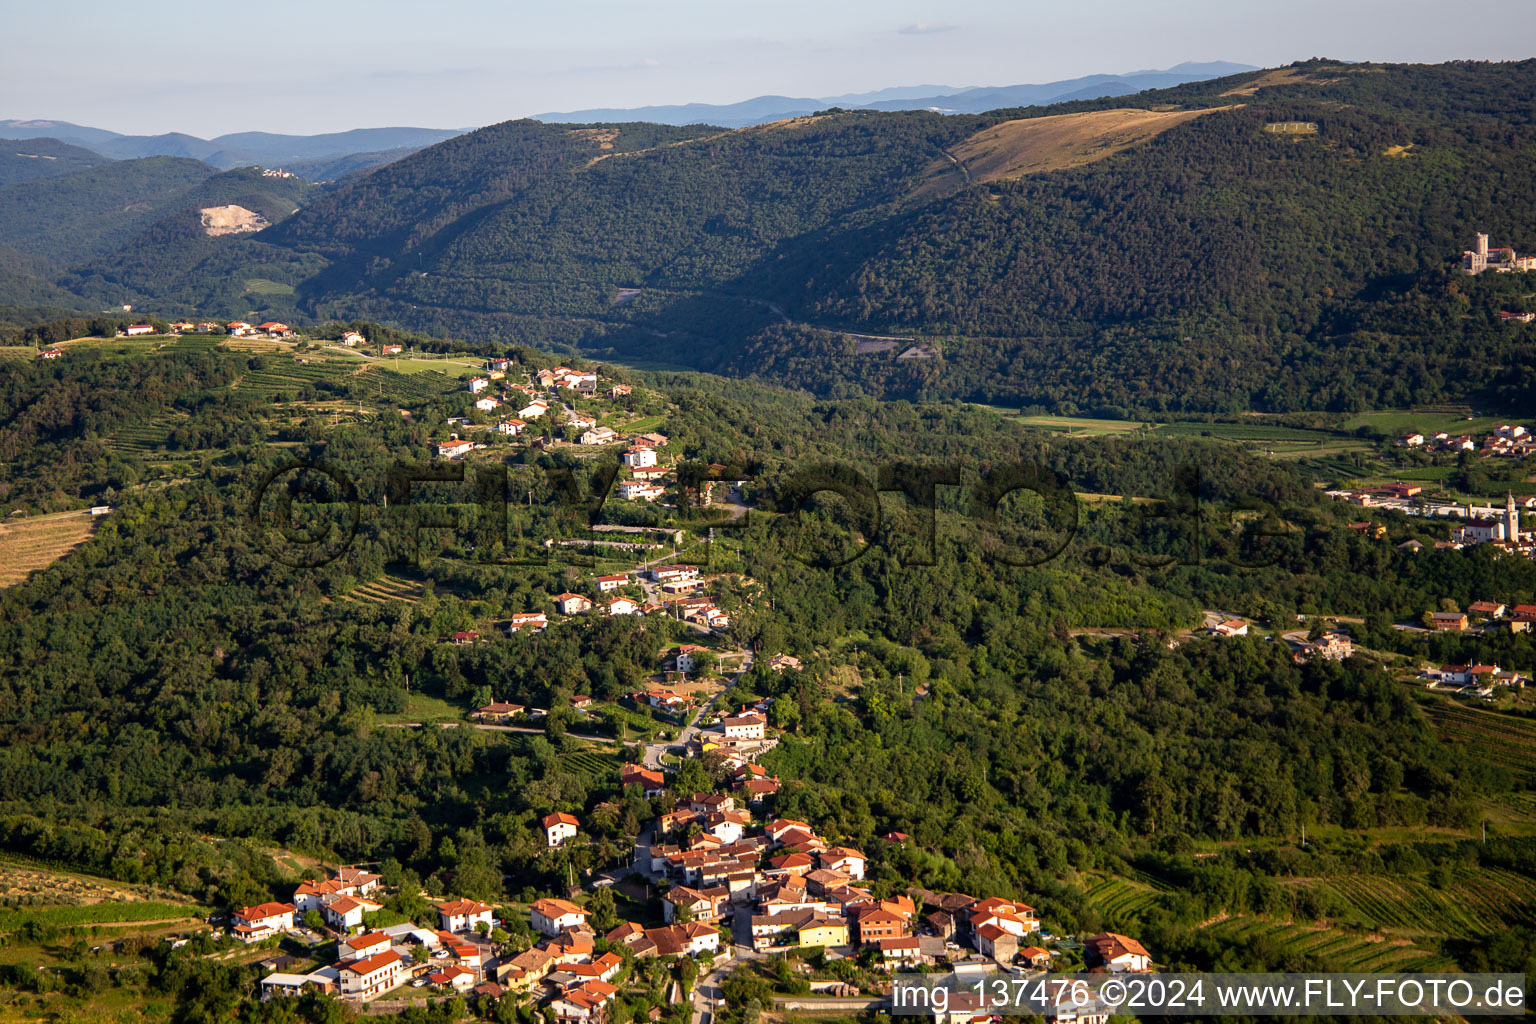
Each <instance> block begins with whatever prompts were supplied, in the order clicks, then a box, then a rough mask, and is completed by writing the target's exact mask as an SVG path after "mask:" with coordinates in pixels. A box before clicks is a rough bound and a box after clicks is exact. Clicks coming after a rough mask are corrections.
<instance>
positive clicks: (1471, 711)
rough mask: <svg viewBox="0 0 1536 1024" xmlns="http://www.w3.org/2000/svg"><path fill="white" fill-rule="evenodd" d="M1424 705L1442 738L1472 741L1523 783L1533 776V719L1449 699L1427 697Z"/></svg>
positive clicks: (1535, 762)
mask: <svg viewBox="0 0 1536 1024" xmlns="http://www.w3.org/2000/svg"><path fill="white" fill-rule="evenodd" d="M1423 708H1424V712H1425V713H1426V714H1427V715H1429V718H1430V721H1432V722H1433V723H1434V725H1435V729H1436V731H1438V732H1439V733H1440V737H1441V738H1442V739H1445V740H1450V741H1453V742H1459V743H1467V744H1472V745H1475V746H1476V747H1477V748H1478V750H1479V752H1480V754H1481V755H1482V757H1483V758H1484V759H1485V760H1488V761H1492V762H1493V763H1494V764H1496V765H1498V766H1499V767H1501V768H1503V769H1504V770H1505V771H1507V772H1509V774H1510V777H1511V778H1512V779H1515V780H1517V781H1519V782H1520V783H1522V784H1526V785H1528V784H1530V783H1531V782H1532V781H1533V780H1536V723H1532V722H1528V721H1526V720H1525V719H1521V718H1512V717H1510V716H1509V715H1501V714H1499V713H1498V712H1496V711H1481V710H1478V709H1477V708H1470V707H1467V706H1466V705H1464V704H1458V703H1456V702H1454V701H1451V700H1431V701H1426V702H1425V703H1424V705H1423Z"/></svg>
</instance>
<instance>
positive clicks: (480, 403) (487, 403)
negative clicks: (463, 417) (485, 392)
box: [475, 398, 501, 412]
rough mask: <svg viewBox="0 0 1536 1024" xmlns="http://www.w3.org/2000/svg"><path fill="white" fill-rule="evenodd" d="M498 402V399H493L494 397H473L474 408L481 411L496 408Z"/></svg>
mask: <svg viewBox="0 0 1536 1024" xmlns="http://www.w3.org/2000/svg"><path fill="white" fill-rule="evenodd" d="M500 404H501V403H500V402H499V401H497V400H496V399H494V398H477V399H475V408H476V409H479V410H480V411H481V412H490V411H491V410H492V409H494V408H496V407H497V406H499V405H500Z"/></svg>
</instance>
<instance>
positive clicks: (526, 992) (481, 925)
mask: <svg viewBox="0 0 1536 1024" xmlns="http://www.w3.org/2000/svg"><path fill="white" fill-rule="evenodd" d="M696 651H697V649H695V650H694V651H686V650H683V649H682V648H678V649H676V650H675V651H674V652H672V653H671V656H672V657H673V659H674V660H675V659H676V658H678V657H686V655H688V654H690V653H696ZM779 667H780V669H783V668H792V667H794V668H797V667H799V666H798V662H795V660H794V659H792V658H789V657H788V656H784V657H783V658H782V659H781V664H780V666H779ZM579 699H582V700H585V699H586V698H579ZM481 710H482V712H486V713H495V714H509V715H510V714H518V713H521V712H522V711H523V709H522V708H520V707H518V706H516V705H491V706H489V707H487V708H483V709H481ZM762 710H764V709H762V708H759V707H751V708H743V709H741V711H740V712H739V713H731V714H726V715H725V716H724V717H723V718H722V719H721V721H720V722H719V723H718V730H719V734H720V735H721V736H722V738H726V739H737V740H742V741H754V740H761V739H763V737H764V729H765V725H766V721H765V718H764V716H763V715H762ZM726 765H727V766H728V767H729V769H730V783H729V786H728V788H726V789H723V790H721V791H716V792H702V793H694V794H692V795H690V796H687V797H685V798H682V799H680V800H677V801H676V802H675V803H673V804H672V806H671V809H670V810H667V811H665V812H663V813H661V814H660V815H658V816H657V818H656V819H655V821H654V822H653V823H652V824H651V825H650V826H648V827H646V828H644V829H642V830H641V831H640V833H639V836H638V837H637V838H636V841H635V846H634V850H633V855H632V866H633V869H634V870H635V871H636V872H637V873H638V874H640V875H642V876H644V877H645V878H647V879H649V880H650V881H652V882H655V883H658V884H660V885H661V886H663V887H664V889H663V895H662V898H661V911H662V920H663V922H664V924H662V925H661V926H659V927H645V926H644V925H642V924H641V923H638V922H635V921H624V922H622V923H620V924H619V925H618V926H617V927H616V928H613V929H611V930H609V931H608V932H607V933H606V934H604V935H602V936H601V937H599V935H598V934H597V932H595V931H594V929H593V927H592V924H591V921H590V915H589V913H588V911H587V910H586V909H585V908H584V907H583V906H581V905H580V904H579V903H577V902H574V900H572V899H559V898H545V899H539V900H537V901H536V902H534V903H533V904H532V905H531V906H530V907H529V911H528V913H529V925H530V926H531V928H532V931H533V932H534V933H535V934H536V935H537V936H538V939H537V942H536V944H535V945H534V946H533V947H532V948H530V949H527V950H523V951H521V952H517V953H515V954H512V953H505V954H503V955H501V956H497V955H495V954H494V950H493V949H492V948H491V947H490V946H488V945H487V944H486V941H485V936H486V935H487V934H488V933H489V931H490V930H491V928H492V927H494V926H495V925H496V924H498V923H499V922H497V921H496V920H495V911H494V909H493V908H492V907H491V906H489V905H487V904H485V903H481V902H478V901H476V900H472V899H454V900H449V901H444V902H442V903H440V904H439V905H438V907H437V918H438V920H437V925H438V926H437V927H436V928H430V927H422V926H419V925H416V924H411V923H407V924H402V925H398V926H393V927H389V928H374V929H367V928H365V926H364V923H363V921H362V914H363V913H364V912H366V910H367V908H369V907H377V906H378V905H379V904H378V903H377V902H375V898H376V897H378V895H379V887H380V878H379V876H378V875H375V874H373V873H371V872H368V871H365V870H362V869H358V868H344V869H342V870H341V871H338V872H337V873H336V875H335V876H334V877H332V878H328V879H325V880H322V881H306V882H304V883H302V884H301V885H300V886H298V887H297V888H296V889H295V890H294V893H293V898H292V900H291V901H290V902H288V903H271V904H262V905H260V906H255V907H245V908H241V909H240V910H238V911H236V912H234V914H233V925H232V929H231V931H232V933H233V934H235V935H236V936H238V937H240V938H242V939H245V940H246V941H251V942H255V941H260V940H261V939H264V938H271V937H274V936H277V935H280V934H282V933H284V932H286V931H289V930H293V929H295V928H297V927H300V925H301V923H302V919H303V918H304V916H305V915H306V914H307V913H308V911H310V910H315V911H318V912H319V913H321V914H322V915H323V917H324V919H325V921H326V925H327V927H328V928H330V929H331V930H332V931H333V932H335V934H336V935H337V936H338V941H337V945H336V954H335V958H334V960H333V961H332V962H330V963H328V964H325V965H323V966H321V967H318V968H315V969H312V970H308V971H306V972H303V973H296V972H292V971H285V970H278V971H274V973H272V974H270V975H268V976H267V977H266V978H264V979H263V980H262V983H261V988H262V994H263V997H264V998H273V997H277V996H286V995H296V994H299V993H303V992H307V991H316V992H321V993H325V994H330V995H335V996H338V997H341V998H344V999H349V1000H356V1001H365V1000H370V999H373V998H375V997H378V996H382V995H385V994H387V993H390V992H392V991H394V990H396V989H399V988H401V987H402V986H405V985H407V984H409V985H410V986H413V987H416V988H426V987H428V986H430V987H431V988H432V989H433V990H434V991H439V992H443V993H459V994H463V995H470V994H476V995H481V996H491V997H504V996H514V997H517V998H519V999H526V1000H530V1001H532V1002H535V1003H538V1004H540V1005H541V1006H542V1008H543V1010H544V1014H545V1017H546V1019H548V1020H550V1021H552V1022H554V1024H577V1022H580V1024H601V1022H602V1021H603V1020H604V1019H605V1018H606V1015H607V1011H608V1008H609V1007H610V1005H611V1004H612V1002H613V1001H614V999H615V998H616V997H617V996H618V995H619V993H620V991H621V989H620V986H621V985H622V984H623V983H624V977H623V975H624V971H625V961H626V959H629V957H627V956H625V955H623V951H624V950H627V951H628V952H629V954H630V955H631V956H632V957H633V958H635V959H646V958H652V957H697V958H701V959H706V960H710V961H712V962H713V963H715V964H719V963H722V962H724V961H725V960H727V959H728V958H729V957H730V956H731V955H732V954H733V943H732V941H731V935H732V933H733V931H734V933H735V934H736V935H738V936H740V941H741V942H742V943H745V944H749V945H750V947H751V948H752V949H753V950H754V951H756V952H758V953H773V952H780V951H786V950H793V949H823V950H828V951H830V953H831V955H836V956H849V955H853V954H855V953H858V952H862V951H864V950H869V951H871V955H872V956H873V957H874V962H875V963H876V964H878V965H879V966H880V967H882V968H884V969H886V970H898V969H913V968H922V967H923V966H925V965H929V964H934V963H939V962H944V963H948V964H950V965H958V964H961V963H965V964H971V965H975V966H978V967H986V966H993V967H996V966H1001V967H1005V968H1013V969H1019V970H1044V969H1049V968H1050V967H1051V965H1052V962H1053V959H1054V958H1055V956H1056V955H1057V954H1055V953H1054V952H1052V951H1051V950H1049V949H1047V948H1045V946H1044V944H1043V943H1044V941H1045V938H1044V936H1043V935H1042V929H1041V922H1040V918H1039V914H1038V913H1037V911H1036V910H1035V909H1034V908H1033V907H1031V906H1029V905H1028V904H1026V903H1023V902H1021V901H1019V900H1016V899H1007V898H1001V897H986V898H976V897H973V896H970V895H967V894H964V893H954V892H930V891H927V890H923V889H919V888H912V889H908V890H907V891H906V892H905V893H904V894H894V895H885V896H878V895H876V892H875V890H874V889H873V888H872V887H870V885H869V884H868V882H867V880H866V879H867V869H868V864H869V858H868V857H867V856H866V855H865V853H864V852H863V851H861V850H859V849H857V848H854V847H851V846H848V845H846V844H845V843H838V842H832V841H828V840H827V839H825V838H823V837H822V836H821V835H819V834H818V833H817V830H816V829H815V828H814V827H813V826H812V825H811V824H809V823H808V822H806V821H800V820H795V819H790V818H769V819H768V820H766V821H763V820H762V819H760V818H758V817H756V816H755V815H754V810H753V809H754V808H756V807H758V806H759V805H761V803H762V802H763V800H764V799H765V798H767V797H769V796H772V795H773V794H775V793H777V792H778V790H779V780H778V779H777V778H775V777H772V776H770V775H769V774H768V773H767V771H766V770H765V769H764V768H762V767H761V766H759V765H757V764H755V763H753V762H752V760H751V758H750V756H746V755H728V756H727V757H726ZM620 781H621V784H622V785H624V786H626V787H628V786H632V785H633V786H638V787H640V788H641V790H642V791H643V792H644V793H645V795H646V796H648V797H660V796H664V795H665V794H666V793H667V790H668V785H667V777H666V775H665V774H664V773H663V772H662V771H659V770H653V769H649V768H646V767H644V766H643V765H637V764H626V765H624V767H623V769H622V771H621V773H620ZM540 825H541V826H542V828H543V830H544V834H545V841H546V843H547V845H548V846H549V847H550V848H557V847H560V846H564V845H567V844H569V843H571V842H572V841H573V840H575V839H576V838H577V837H578V835H579V834H580V821H579V819H578V818H577V817H576V816H575V815H573V814H568V813H564V812H555V813H552V814H549V815H547V816H545V817H544V818H543V819H542V820H541V822H540ZM880 839H881V841H883V842H886V843H893V844H899V843H905V842H909V841H910V837H909V836H906V835H904V834H902V833H897V832H891V833H887V834H886V835H884V836H881V837H880ZM573 895H574V894H573ZM600 946H601V948H602V950H603V951H602V952H599V947H600ZM423 950H425V951H426V954H425V956H424V955H423ZM1084 951H1085V956H1086V957H1087V959H1088V963H1089V965H1090V966H1091V967H1093V968H1094V969H1096V970H1101V971H1110V972H1120V971H1147V970H1151V969H1152V960H1151V957H1150V955H1149V954H1148V952H1147V950H1146V949H1145V948H1144V947H1143V946H1142V945H1141V944H1140V943H1139V942H1138V941H1137V940H1136V939H1134V938H1131V937H1129V936H1126V935H1121V934H1117V933H1113V932H1105V933H1102V934H1099V935H1094V936H1091V937H1089V938H1087V939H1086V940H1085V941H1084ZM274 960H285V961H288V962H287V963H284V964H283V965H282V966H284V967H286V966H288V965H289V964H290V963H295V962H296V961H291V960H288V958H274Z"/></svg>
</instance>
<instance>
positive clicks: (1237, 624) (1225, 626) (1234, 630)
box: [1211, 619, 1248, 636]
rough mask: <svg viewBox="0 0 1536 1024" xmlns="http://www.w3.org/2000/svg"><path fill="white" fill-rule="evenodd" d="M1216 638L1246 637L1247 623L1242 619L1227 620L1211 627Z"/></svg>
mask: <svg viewBox="0 0 1536 1024" xmlns="http://www.w3.org/2000/svg"><path fill="white" fill-rule="evenodd" d="M1211 630H1212V632H1214V633H1216V634H1217V635H1218V636H1247V635H1248V623H1246V622H1244V621H1243V620H1242V619H1227V620H1225V621H1223V622H1218V623H1216V625H1214V626H1212V627H1211Z"/></svg>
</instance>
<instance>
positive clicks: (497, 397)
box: [343, 339, 667, 497]
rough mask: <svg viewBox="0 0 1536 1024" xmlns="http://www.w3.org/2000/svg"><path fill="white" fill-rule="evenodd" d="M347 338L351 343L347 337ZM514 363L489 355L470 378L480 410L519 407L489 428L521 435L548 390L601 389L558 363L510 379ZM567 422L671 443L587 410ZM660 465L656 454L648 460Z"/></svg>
mask: <svg viewBox="0 0 1536 1024" xmlns="http://www.w3.org/2000/svg"><path fill="white" fill-rule="evenodd" d="M343 343H346V341H345V339H343ZM512 365H513V364H512V360H510V359H504V358H492V359H487V360H486V362H485V366H484V369H485V374H484V375H483V376H481V375H476V376H474V377H471V378H469V380H468V381H467V382H466V383H465V387H466V388H467V389H468V390H469V393H470V394H472V395H475V396H477V397H476V398H475V403H474V405H475V408H476V409H478V410H480V411H481V412H485V413H492V412H495V411H496V410H498V409H505V410H508V411H515V413H516V415H515V416H508V415H505V414H503V418H501V419H499V420H498V421H497V422H495V423H494V424H491V425H490V426H489V427H488V428H486V429H489V430H494V431H496V432H497V433H500V434H504V435H506V436H509V437H516V436H518V435H519V434H522V433H523V432H524V431H525V430H527V429H528V425H529V423H530V422H532V421H534V420H539V419H543V418H544V416H545V415H546V414H548V412H549V410H550V400H549V398H548V394H549V393H550V392H552V391H555V390H557V389H561V388H563V389H566V390H569V391H571V392H572V393H574V394H576V395H580V396H583V397H586V398H592V397H595V396H596V395H597V394H598V390H597V389H598V377H597V374H596V373H593V372H591V371H589V370H573V369H571V368H570V367H567V366H556V367H553V368H552V369H547V370H539V371H537V372H535V373H534V374H533V375H532V376H531V377H530V378H529V381H528V383H513V382H510V381H508V380H507V379H506V377H507V374H508V373H509V372H510V371H511V369H512ZM498 382H500V383H499V384H498ZM493 386H495V387H496V388H497V389H498V390H499V394H492V390H493ZM633 391H634V389H633V388H632V387H631V386H630V385H628V384H615V385H613V386H612V387H611V388H609V389H608V391H607V395H608V397H609V398H621V397H623V396H625V395H629V394H632V393H633ZM568 422H569V425H570V426H572V427H575V428H576V429H577V430H580V431H582V434H581V435H580V437H579V438H578V439H577V440H578V443H580V444H583V445H589V446H590V445H606V444H612V443H614V442H616V441H626V440H627V441H629V442H630V445H631V448H632V450H639V449H645V448H649V449H655V448H662V447H665V446H666V444H667V438H666V436H665V435H664V434H656V433H646V434H641V435H639V436H638V437H635V438H626V437H625V436H624V435H622V434H620V433H619V432H618V431H616V430H614V429H613V428H612V427H603V426H598V423H597V420H596V419H594V418H593V417H591V416H588V415H587V414H585V413H582V412H573V413H572V415H571V417H570V419H569V421H568ZM448 423H449V426H455V425H458V426H465V427H468V426H469V425H470V424H469V421H468V420H466V419H463V418H461V417H455V418H452V419H450V420H449V421H448ZM475 447H476V445H474V444H473V443H472V442H470V441H468V440H466V439H464V438H461V437H460V436H459V435H458V434H453V435H452V436H451V437H450V438H449V440H448V441H444V442H440V443H438V444H437V446H436V451H437V455H438V456H439V457H440V458H448V459H455V458H462V457H463V456H464V455H465V454H467V453H468V452H470V451H471V450H473V449H474V448H475ZM655 464H656V463H655V459H654V453H653V455H652V459H651V461H650V462H649V463H647V465H651V466H654V465H655ZM621 496H623V497H629V496H628V495H621Z"/></svg>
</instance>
